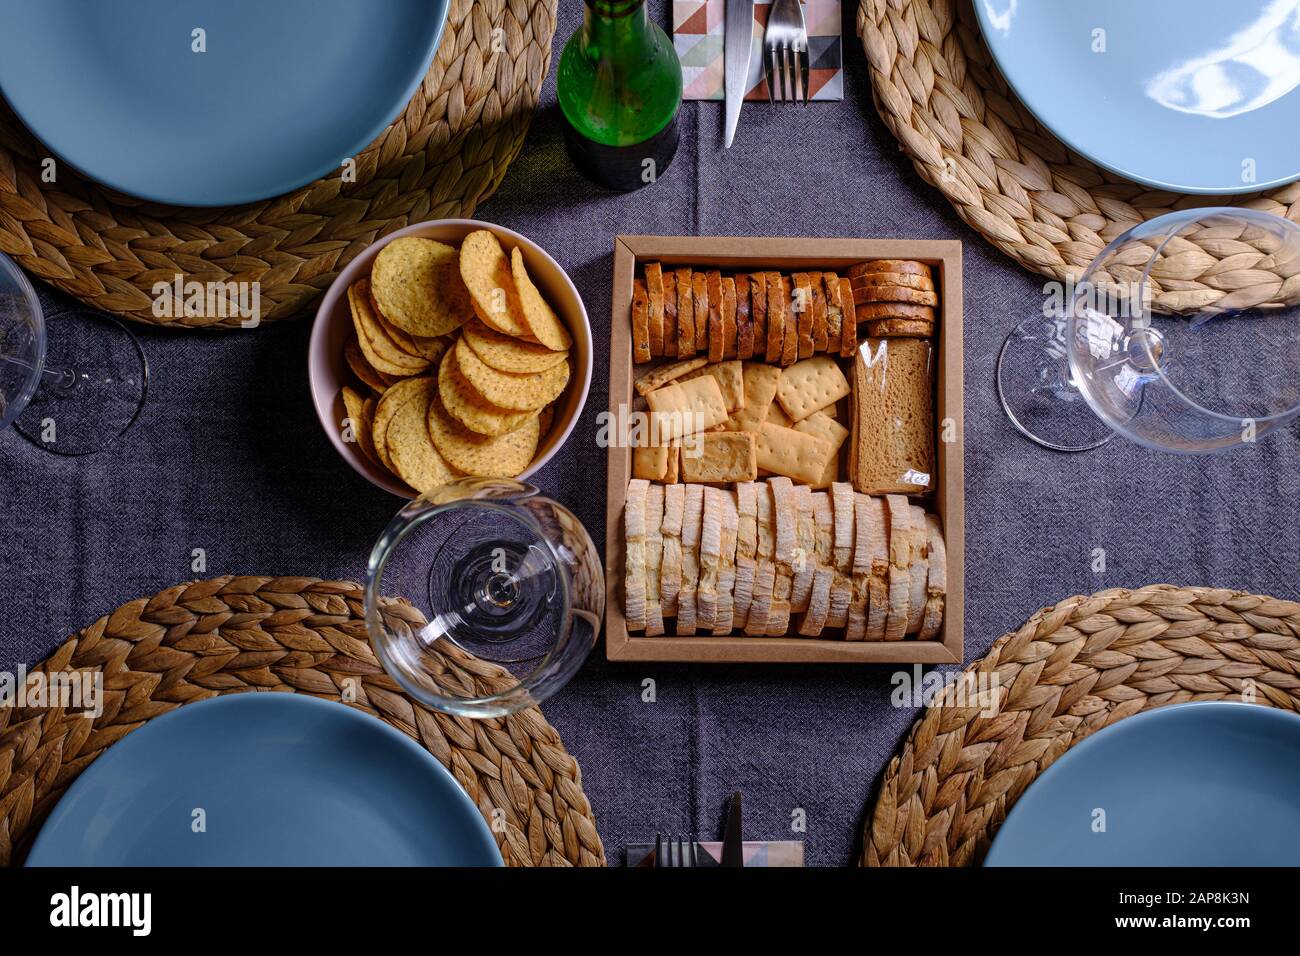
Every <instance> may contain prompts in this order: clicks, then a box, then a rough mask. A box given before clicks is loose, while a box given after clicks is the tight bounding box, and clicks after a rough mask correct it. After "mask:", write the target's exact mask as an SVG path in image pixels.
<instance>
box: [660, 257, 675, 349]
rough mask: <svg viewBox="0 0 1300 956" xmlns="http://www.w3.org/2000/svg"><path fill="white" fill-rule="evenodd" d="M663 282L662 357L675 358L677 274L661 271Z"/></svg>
mask: <svg viewBox="0 0 1300 956" xmlns="http://www.w3.org/2000/svg"><path fill="white" fill-rule="evenodd" d="M663 282H664V358H677V276H676V274H675V273H674V272H673V270H671V269H668V270H665V271H664V273H663Z"/></svg>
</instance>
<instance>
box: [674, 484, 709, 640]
mask: <svg viewBox="0 0 1300 956" xmlns="http://www.w3.org/2000/svg"><path fill="white" fill-rule="evenodd" d="M683 487H684V488H685V489H686V502H685V504H684V506H683V510H682V586H681V589H680V590H679V591H678V592H677V633H678V634H694V633H695V588H696V587H697V585H698V583H699V579H700V533H701V532H702V530H703V518H704V486H703V485H684V486H683Z"/></svg>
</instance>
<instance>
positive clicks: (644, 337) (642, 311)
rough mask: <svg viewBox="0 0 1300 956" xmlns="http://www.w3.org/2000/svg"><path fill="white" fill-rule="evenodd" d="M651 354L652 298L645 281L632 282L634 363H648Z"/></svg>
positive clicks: (636, 280)
mask: <svg viewBox="0 0 1300 956" xmlns="http://www.w3.org/2000/svg"><path fill="white" fill-rule="evenodd" d="M652 357H653V356H652V355H651V352H650V297H649V295H648V294H647V293H646V287H645V280H644V279H633V280H632V361H633V362H637V363H640V362H648V361H650V359H651V358H652Z"/></svg>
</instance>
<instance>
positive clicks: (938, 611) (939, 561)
mask: <svg viewBox="0 0 1300 956" xmlns="http://www.w3.org/2000/svg"><path fill="white" fill-rule="evenodd" d="M925 530H926V551H927V553H928V557H927V559H926V561H927V569H926V579H925V593H926V595H927V596H926V599H925V615H924V617H923V618H922V621H921V633H919V634H917V635H916V637H917V640H921V641H932V640H934V639H935V638H936V637H938V635H939V628H940V627H941V626H942V625H943V603H944V598H945V596H946V594H947V591H948V549H947V547H946V546H945V545H944V543H943V527H942V526H941V525H940V524H939V517H938V516H937V515H932V514H927V515H926V516H925Z"/></svg>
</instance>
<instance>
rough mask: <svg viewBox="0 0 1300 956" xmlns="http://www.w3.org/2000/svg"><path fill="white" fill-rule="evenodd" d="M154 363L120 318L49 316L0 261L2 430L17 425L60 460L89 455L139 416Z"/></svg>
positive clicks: (19, 276) (15, 271) (14, 270)
mask: <svg viewBox="0 0 1300 956" xmlns="http://www.w3.org/2000/svg"><path fill="white" fill-rule="evenodd" d="M148 386H149V363H148V361H147V360H146V359H145V355H144V351H143V350H142V349H141V348H140V344H139V342H137V341H136V339H135V336H134V335H132V334H131V333H130V332H129V331H128V330H127V328H126V327H125V326H124V325H122V323H120V322H118V321H117V320H116V319H113V318H109V317H108V316H102V315H98V314H96V313H93V312H86V311H81V310H75V311H72V312H65V313H60V314H58V315H55V316H51V317H50V318H49V319H47V318H46V317H45V314H44V313H43V312H42V310H41V303H40V299H38V298H37V296H36V290H35V289H33V288H32V284H31V283H30V282H29V281H28V280H27V277H26V276H25V275H24V274H23V272H22V270H21V269H19V268H18V266H16V265H15V264H14V263H13V262H12V261H11V260H10V259H8V258H7V257H5V256H3V255H0V429H2V428H7V427H8V426H9V425H10V424H13V425H14V426H15V427H16V428H17V430H18V431H19V432H20V433H21V434H22V435H23V436H24V437H26V438H27V439H29V440H30V441H32V442H34V443H35V444H37V445H39V446H40V447H42V448H44V449H46V450H47V451H51V452H54V453H55V454H59V455H87V454H90V453H91V452H96V451H99V450H100V449H101V448H103V447H104V446H105V445H107V444H109V443H110V442H112V441H113V440H114V439H116V438H118V437H119V436H120V435H122V434H123V433H124V432H126V431H127V429H129V428H130V427H131V426H132V425H133V424H135V420H136V419H137V418H138V417H139V415H140V409H141V408H142V407H143V406H144V401H145V395H146V394H147V392H148Z"/></svg>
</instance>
